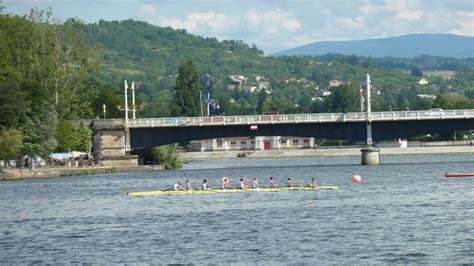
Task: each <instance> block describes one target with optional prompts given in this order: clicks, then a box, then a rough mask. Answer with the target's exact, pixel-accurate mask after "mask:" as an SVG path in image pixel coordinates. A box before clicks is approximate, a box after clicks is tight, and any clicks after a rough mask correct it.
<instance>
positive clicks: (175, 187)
mask: <svg viewBox="0 0 474 266" xmlns="http://www.w3.org/2000/svg"><path fill="white" fill-rule="evenodd" d="M173 190H174V191H178V190H184V188H183V186H181V183H180V182H176V183H174V185H173Z"/></svg>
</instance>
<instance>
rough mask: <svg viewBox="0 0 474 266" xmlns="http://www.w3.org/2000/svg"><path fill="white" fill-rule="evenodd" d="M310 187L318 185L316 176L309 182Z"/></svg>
mask: <svg viewBox="0 0 474 266" xmlns="http://www.w3.org/2000/svg"><path fill="white" fill-rule="evenodd" d="M308 187H313V188H314V187H316V178H314V177H311V181H310V182H309V183H308Z"/></svg>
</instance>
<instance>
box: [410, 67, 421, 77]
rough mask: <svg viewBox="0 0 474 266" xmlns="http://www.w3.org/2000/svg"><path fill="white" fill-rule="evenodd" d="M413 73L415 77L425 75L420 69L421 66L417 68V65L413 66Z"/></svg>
mask: <svg viewBox="0 0 474 266" xmlns="http://www.w3.org/2000/svg"><path fill="white" fill-rule="evenodd" d="M411 74H412V75H413V76H415V77H421V76H423V72H421V70H420V69H419V68H417V67H413V68H412V69H411Z"/></svg>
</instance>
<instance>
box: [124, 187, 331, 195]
mask: <svg viewBox="0 0 474 266" xmlns="http://www.w3.org/2000/svg"><path fill="white" fill-rule="evenodd" d="M334 189H338V187H336V186H317V187H314V188H312V187H276V188H257V189H255V188H249V189H236V188H231V189H209V190H197V189H191V190H178V191H173V190H157V191H143V192H127V195H129V196H134V197H146V196H165V195H189V194H212V193H234V192H280V191H289V190H290V191H297V190H334Z"/></svg>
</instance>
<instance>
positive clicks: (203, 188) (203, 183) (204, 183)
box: [201, 179, 210, 190]
mask: <svg viewBox="0 0 474 266" xmlns="http://www.w3.org/2000/svg"><path fill="white" fill-rule="evenodd" d="M201 189H202V190H206V189H210V187H209V185H208V184H207V180H206V179H203V180H202V184H201Z"/></svg>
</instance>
